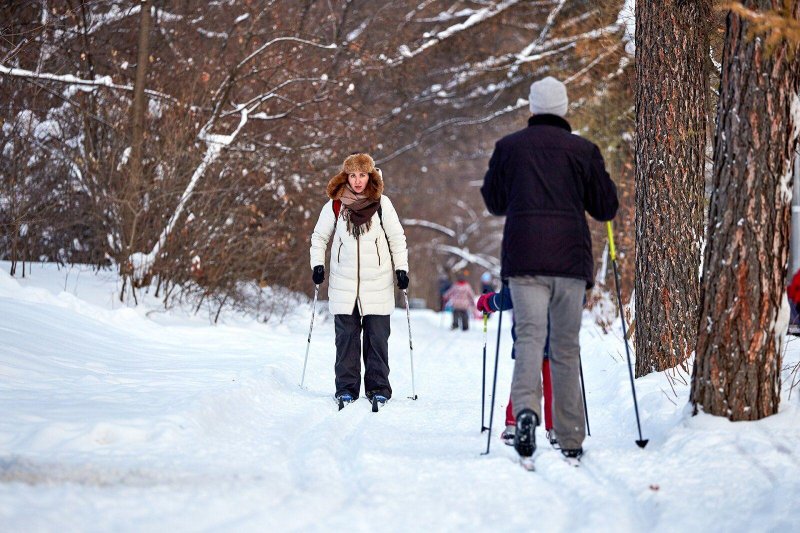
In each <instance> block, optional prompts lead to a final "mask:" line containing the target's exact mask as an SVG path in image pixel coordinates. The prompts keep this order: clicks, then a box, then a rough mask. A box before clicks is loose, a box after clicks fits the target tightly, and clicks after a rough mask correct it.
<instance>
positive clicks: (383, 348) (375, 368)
mask: <svg viewBox="0 0 800 533" xmlns="http://www.w3.org/2000/svg"><path fill="white" fill-rule="evenodd" d="M333 322H334V326H335V330H336V364H335V366H334V370H335V372H336V394H337V395H339V394H342V393H345V392H348V393H350V395H352V396H353V398H358V396H359V392H360V391H361V332H362V331H363V332H364V392H365V393H366V394H367V397H368V398H372V396H373V395H374V394H380V395H383V396H386V397H387V398H391V397H392V387H391V386H390V385H389V333H390V332H391V331H390V325H389V315H366V316H363V317H362V316H361V315H360V314H359V312H358V306H356V308H355V309H353V314H351V315H334V321H333Z"/></svg>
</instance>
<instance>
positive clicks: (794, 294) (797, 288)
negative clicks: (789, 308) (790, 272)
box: [786, 270, 800, 303]
mask: <svg viewBox="0 0 800 533" xmlns="http://www.w3.org/2000/svg"><path fill="white" fill-rule="evenodd" d="M786 293H787V294H788V295H789V299H790V300H791V301H792V302H794V303H800V270H798V271H797V272H795V273H794V277H793V278H792V282H791V283H790V284H789V286H788V287H787V288H786Z"/></svg>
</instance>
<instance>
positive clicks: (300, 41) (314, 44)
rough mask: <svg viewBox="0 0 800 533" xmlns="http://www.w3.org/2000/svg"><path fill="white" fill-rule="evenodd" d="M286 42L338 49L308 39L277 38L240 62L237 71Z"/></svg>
mask: <svg viewBox="0 0 800 533" xmlns="http://www.w3.org/2000/svg"><path fill="white" fill-rule="evenodd" d="M284 41H293V42H297V43H302V44H307V45H309V46H316V47H317V48H322V49H326V50H333V49H335V48H336V44H335V43H334V44H320V43H315V42H313V41H308V40H306V39H300V38H298V37H276V38H275V39H272V40H271V41H268V42H266V43H264V44H262V45H261V46H259V47H258V48H256V49H255V50H254V51H253V52H252V53H251V54H249V55H248V56H247V57H245V58H244V59H242V60H241V61H240V62H239V64H238V65H236V68H237V69H240V68H242V67H243V66H244V65H246V64H247V63H248V62H250V60H252V59H253V58H254V57H256V56H258V55H259V54H261V53H262V52H263V51H264V50H266V49H267V48H269V47H270V46H272V45H273V44H275V43H279V42H284Z"/></svg>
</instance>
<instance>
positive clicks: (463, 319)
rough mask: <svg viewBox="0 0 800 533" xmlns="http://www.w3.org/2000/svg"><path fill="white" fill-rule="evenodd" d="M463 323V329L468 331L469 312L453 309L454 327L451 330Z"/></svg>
mask: <svg viewBox="0 0 800 533" xmlns="http://www.w3.org/2000/svg"><path fill="white" fill-rule="evenodd" d="M459 322H460V323H461V329H462V330H464V331H467V330H468V329H469V311H467V310H466V309H453V325H452V326H450V329H456V328H457V327H458V326H459Z"/></svg>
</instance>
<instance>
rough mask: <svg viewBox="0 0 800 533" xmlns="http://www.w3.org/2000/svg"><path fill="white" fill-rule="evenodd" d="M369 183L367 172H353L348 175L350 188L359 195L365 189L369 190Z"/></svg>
mask: <svg viewBox="0 0 800 533" xmlns="http://www.w3.org/2000/svg"><path fill="white" fill-rule="evenodd" d="M368 181H369V174H367V173H366V172H351V173H350V174H348V175H347V182H348V183H349V184H350V187H352V189H353V190H354V191H356V193H359V194H360V193H362V192H364V189H366V188H367V182H368Z"/></svg>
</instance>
